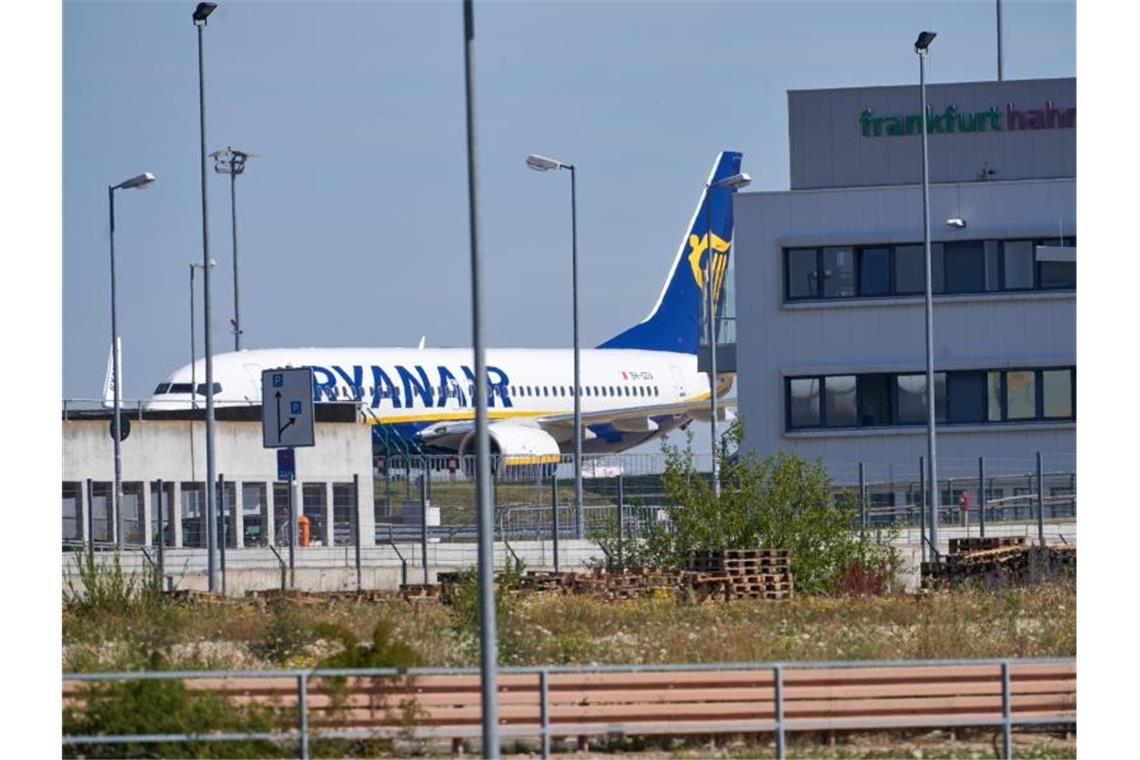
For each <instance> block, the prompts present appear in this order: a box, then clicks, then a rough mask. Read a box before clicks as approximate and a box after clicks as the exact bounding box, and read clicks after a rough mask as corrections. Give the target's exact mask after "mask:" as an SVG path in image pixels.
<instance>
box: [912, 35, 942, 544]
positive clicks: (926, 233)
mask: <svg viewBox="0 0 1140 760" xmlns="http://www.w3.org/2000/svg"><path fill="white" fill-rule="evenodd" d="M935 36H936V35H935V33H934V32H921V33H920V34H919V35H918V39H917V40H915V42H914V52H915V53H916V54H917V55H918V86H919V91H920V92H921V96H922V242H923V246H924V248H925V255H926V459H927V461H928V462H929V463H930V478H929V480H928V481H927V482H928V483H929V486H930V496H929V499H930V548H931V550H932V551H933V552H934V559H935V560H937V559H938V465H937V462H936V461H935V458H934V450H935V446H934V289H933V286H932V279H931V264H930V262H931V256H930V170H929V167H928V166H927V147H926V54H927V51H928V49H929V48H930V43H932V42H934V37H935Z"/></svg>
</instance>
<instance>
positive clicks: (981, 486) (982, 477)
mask: <svg viewBox="0 0 1140 760" xmlns="http://www.w3.org/2000/svg"><path fill="white" fill-rule="evenodd" d="M978 519H979V522H978V527H979V530H980V531H981V536H982V538H985V537H986V458H985V457H978Z"/></svg>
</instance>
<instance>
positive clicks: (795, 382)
mask: <svg viewBox="0 0 1140 760" xmlns="http://www.w3.org/2000/svg"><path fill="white" fill-rule="evenodd" d="M819 386H820V381H819V378H818V377H800V378H793V379H792V380H789V381H788V425H789V427H793V428H802V427H818V426H819V424H820V416H819Z"/></svg>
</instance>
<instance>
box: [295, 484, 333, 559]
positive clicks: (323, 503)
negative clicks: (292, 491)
mask: <svg viewBox="0 0 1140 760" xmlns="http://www.w3.org/2000/svg"><path fill="white" fill-rule="evenodd" d="M301 504H302V505H303V509H304V512H303V513H302V514H304V515H305V517H307V518H308V519H309V546H328V545H329V544H328V538H329V537H328V531H327V529H328V516H327V515H326V514H325V512H326V510H327V508H328V491H327V489H326V488H325V484H324V483H303V484H302V485H301Z"/></svg>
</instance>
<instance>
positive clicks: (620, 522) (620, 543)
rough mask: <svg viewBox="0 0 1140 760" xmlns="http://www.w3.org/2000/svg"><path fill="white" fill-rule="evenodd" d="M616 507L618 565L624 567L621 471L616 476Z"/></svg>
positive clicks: (623, 494)
mask: <svg viewBox="0 0 1140 760" xmlns="http://www.w3.org/2000/svg"><path fill="white" fill-rule="evenodd" d="M617 508H618V567H620V568H622V569H623V570H624V569H625V553H624V548H625V479H624V478H623V477H622V473H620V472H619V473H618V476H617Z"/></svg>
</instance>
